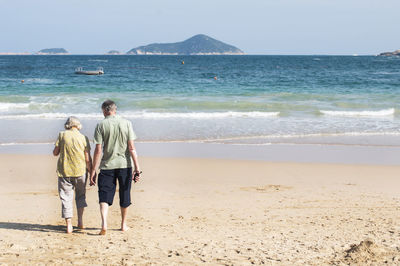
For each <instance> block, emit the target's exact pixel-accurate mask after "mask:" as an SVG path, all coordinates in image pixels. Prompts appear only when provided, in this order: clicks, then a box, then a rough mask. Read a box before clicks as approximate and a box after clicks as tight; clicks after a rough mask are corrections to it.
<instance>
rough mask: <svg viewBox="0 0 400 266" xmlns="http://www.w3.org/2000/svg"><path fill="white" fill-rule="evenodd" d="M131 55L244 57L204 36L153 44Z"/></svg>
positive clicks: (140, 47)
mask: <svg viewBox="0 0 400 266" xmlns="http://www.w3.org/2000/svg"><path fill="white" fill-rule="evenodd" d="M127 54H129V55H243V54H244V52H243V51H242V50H240V49H239V48H237V47H235V46H232V45H229V44H226V43H223V42H221V41H218V40H216V39H213V38H211V37H209V36H207V35H204V34H198V35H195V36H193V37H191V38H189V39H187V40H185V41H183V42H176V43H153V44H149V45H146V46H139V47H137V48H133V49H131V50H130V51H128V52H127Z"/></svg>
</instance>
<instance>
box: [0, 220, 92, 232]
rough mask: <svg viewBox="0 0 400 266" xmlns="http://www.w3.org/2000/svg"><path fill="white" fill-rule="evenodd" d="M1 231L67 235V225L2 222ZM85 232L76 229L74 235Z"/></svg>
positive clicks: (0, 223) (0, 224)
mask: <svg viewBox="0 0 400 266" xmlns="http://www.w3.org/2000/svg"><path fill="white" fill-rule="evenodd" d="M0 229H11V230H20V231H34V232H35V231H36V232H45V233H47V232H48V233H50V232H51V233H63V234H64V233H65V225H51V224H29V223H13V222H0ZM84 230H98V228H85V229H84ZM84 230H77V228H75V227H74V233H75V232H76V233H79V232H82V231H84Z"/></svg>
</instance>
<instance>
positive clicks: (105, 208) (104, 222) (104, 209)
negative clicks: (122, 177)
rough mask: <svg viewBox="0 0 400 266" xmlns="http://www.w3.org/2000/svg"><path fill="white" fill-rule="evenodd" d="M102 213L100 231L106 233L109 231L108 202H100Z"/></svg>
mask: <svg viewBox="0 0 400 266" xmlns="http://www.w3.org/2000/svg"><path fill="white" fill-rule="evenodd" d="M100 214H101V231H100V235H105V234H106V232H107V215H108V203H106V202H100Z"/></svg>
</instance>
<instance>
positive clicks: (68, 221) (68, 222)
mask: <svg viewBox="0 0 400 266" xmlns="http://www.w3.org/2000/svg"><path fill="white" fill-rule="evenodd" d="M65 223H66V224H67V234H71V233H72V219H71V218H65Z"/></svg>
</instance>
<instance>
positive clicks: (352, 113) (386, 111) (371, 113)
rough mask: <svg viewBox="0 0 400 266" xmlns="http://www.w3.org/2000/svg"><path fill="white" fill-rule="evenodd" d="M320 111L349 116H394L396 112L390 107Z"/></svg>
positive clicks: (325, 113) (321, 111) (330, 114)
mask: <svg viewBox="0 0 400 266" xmlns="http://www.w3.org/2000/svg"><path fill="white" fill-rule="evenodd" d="M320 113H321V114H323V115H329V116H348V117H359V116H364V117H376V116H393V115H394V113H395V109H394V108H390V109H383V110H378V111H367V110H365V111H327V110H320Z"/></svg>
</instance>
